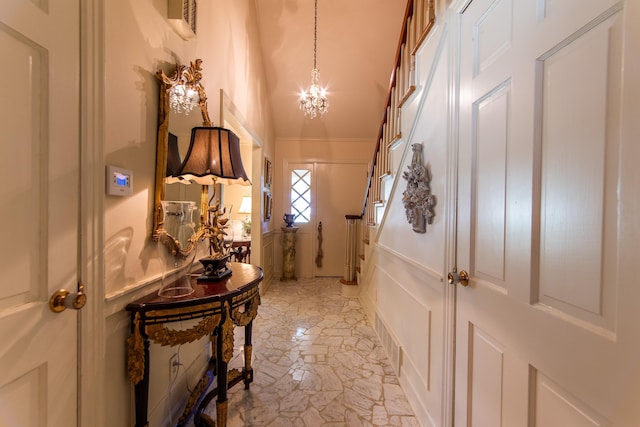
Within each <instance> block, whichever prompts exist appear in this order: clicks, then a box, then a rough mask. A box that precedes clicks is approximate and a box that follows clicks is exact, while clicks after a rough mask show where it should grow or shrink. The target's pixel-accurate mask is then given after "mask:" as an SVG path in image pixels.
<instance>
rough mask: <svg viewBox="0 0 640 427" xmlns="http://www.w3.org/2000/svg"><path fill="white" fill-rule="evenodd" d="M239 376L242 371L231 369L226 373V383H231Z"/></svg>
mask: <svg viewBox="0 0 640 427" xmlns="http://www.w3.org/2000/svg"><path fill="white" fill-rule="evenodd" d="M241 376H242V372H240V371H239V370H238V369H231V370H230V371H229V373H228V374H227V384H231V383H232V382H233V380H235V379H236V378H240V377H241Z"/></svg>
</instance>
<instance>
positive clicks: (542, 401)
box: [530, 368, 611, 427]
mask: <svg viewBox="0 0 640 427" xmlns="http://www.w3.org/2000/svg"><path fill="white" fill-rule="evenodd" d="M531 371H532V380H533V384H534V389H535V393H534V394H533V395H532V396H531V398H532V400H531V401H532V404H531V405H530V409H531V415H533V416H534V420H535V424H533V426H535V427H568V426H570V427H605V426H609V425H611V424H610V423H609V422H607V421H606V420H605V419H604V418H603V417H601V416H600V415H598V414H596V413H595V412H594V411H593V410H592V409H591V408H589V407H587V406H586V405H584V404H583V403H581V402H580V401H578V400H577V399H576V398H574V397H573V396H571V395H570V394H569V393H567V392H566V391H565V390H563V389H562V388H561V387H560V386H558V385H557V384H556V383H554V382H553V381H552V380H551V379H549V378H547V377H546V376H545V375H543V374H542V373H540V372H537V371H536V370H535V369H534V368H532V369H531Z"/></svg>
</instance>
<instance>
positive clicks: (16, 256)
mask: <svg viewBox="0 0 640 427" xmlns="http://www.w3.org/2000/svg"><path fill="white" fill-rule="evenodd" d="M78 4H79V3H78V2H77V1H69V0H65V1H56V2H40V3H37V4H35V3H34V2H29V1H20V0H16V1H11V2H3V3H2V5H1V6H0V51H1V52H2V56H1V57H0V58H1V59H0V65H1V66H0V81H2V82H4V84H3V89H2V92H3V94H2V97H0V129H2V133H1V136H0V138H1V142H0V158H2V159H3V160H4V162H3V164H4V165H3V168H2V170H1V172H0V178H1V179H2V182H3V183H4V184H3V185H2V186H0V235H2V240H3V244H2V245H0V265H1V266H2V277H3V280H2V286H0V336H2V337H3V343H4V344H3V346H2V349H1V350H0V366H2V367H3V369H1V370H0V402H1V403H0V414H2V415H1V417H2V423H1V424H3V425H11V426H13V425H16V426H17V425H19V426H25V427H31V426H32V427H36V426H44V425H46V426H52V427H63V426H75V425H76V424H77V421H76V412H77V411H76V410H75V408H76V403H77V396H76V394H77V392H76V386H77V384H76V383H77V366H78V363H77V362H78V361H77V354H76V348H77V335H76V328H77V323H76V322H77V315H76V313H75V312H69V311H66V312H64V313H62V314H58V315H56V314H53V313H52V312H51V311H50V310H49V297H50V296H51V294H52V293H53V292H54V291H56V290H58V289H61V288H64V289H67V290H69V291H71V292H73V291H75V289H76V288H77V279H76V272H77V246H78V234H77V229H78V148H79V146H78V129H79V121H78V111H79V110H78V102H79V93H78V76H79V74H78V73H79V69H78V59H79V56H78V55H79V50H78V47H79V46H78V31H79V23H78V16H79V12H78Z"/></svg>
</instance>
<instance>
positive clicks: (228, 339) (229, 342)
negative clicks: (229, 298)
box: [220, 301, 233, 363]
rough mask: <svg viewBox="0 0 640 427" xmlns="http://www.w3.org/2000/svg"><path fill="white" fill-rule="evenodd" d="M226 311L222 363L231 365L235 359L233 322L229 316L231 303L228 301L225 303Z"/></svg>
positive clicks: (223, 324)
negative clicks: (230, 362) (231, 361)
mask: <svg viewBox="0 0 640 427" xmlns="http://www.w3.org/2000/svg"><path fill="white" fill-rule="evenodd" d="M224 310H225V314H226V315H225V319H224V323H222V328H221V329H222V330H221V332H220V333H221V334H222V361H223V362H224V363H229V361H230V360H231V358H232V357H233V320H231V316H230V315H229V303H228V302H226V301H225V303H224Z"/></svg>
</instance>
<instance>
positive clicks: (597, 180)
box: [455, 0, 640, 427]
mask: <svg viewBox="0 0 640 427" xmlns="http://www.w3.org/2000/svg"><path fill="white" fill-rule="evenodd" d="M639 19H640V7H639V6H638V4H637V2H635V3H634V2H615V1H595V0H586V1H577V0H573V1H564V2H560V1H553V0H551V1H536V2H534V1H527V2H525V1H522V2H521V1H515V0H474V1H472V2H468V5H467V6H465V7H464V8H461V10H460V20H459V24H460V46H461V52H460V133H459V162H458V174H459V189H458V191H459V194H458V209H459V210H458V236H457V268H458V270H466V271H468V272H469V275H470V277H471V279H470V283H469V286H468V287H462V286H461V285H457V286H458V289H457V319H456V384H455V425H456V426H490V427H496V426H506V427H511V426H544V427H548V426H552V427H553V426H558V427H561V426H635V425H638V423H640V411H639V410H638V405H637V404H635V403H634V402H635V401H636V400H637V396H638V395H639V393H640V374H639V373H638V370H637V360H638V354H639V350H638V349H639V348H640V338H639V336H638V334H637V327H636V325H637V324H638V320H639V319H638V314H637V313H638V310H637V308H636V307H635V305H636V304H637V301H638V300H639V298H640V295H639V294H640V292H639V291H638V286H637V285H636V284H635V283H634V280H630V277H631V276H633V274H634V272H633V270H632V268H633V267H634V266H635V264H637V254H638V253H640V243H639V240H640V239H639V238H640V235H639V230H640V228H639V227H638V222H637V221H638V220H637V218H638V217H639V205H640V202H639V196H638V194H640V193H638V191H637V189H638V185H639V184H640V173H639V172H638V168H637V167H636V166H635V165H634V163H637V159H638V158H640V149H639V148H638V147H639V145H640V144H638V142H637V140H638V137H639V135H640V131H639V129H638V124H637V122H638V111H640V83H639V79H638V77H637V76H638V70H639V66H638V63H639V61H640V49H638V40H640V37H639V35H638V30H637V29H636V28H634V27H636V25H635V23H636V22H638V20H639ZM634 72H635V74H634ZM631 254H635V255H631ZM630 275H631V276H630Z"/></svg>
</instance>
